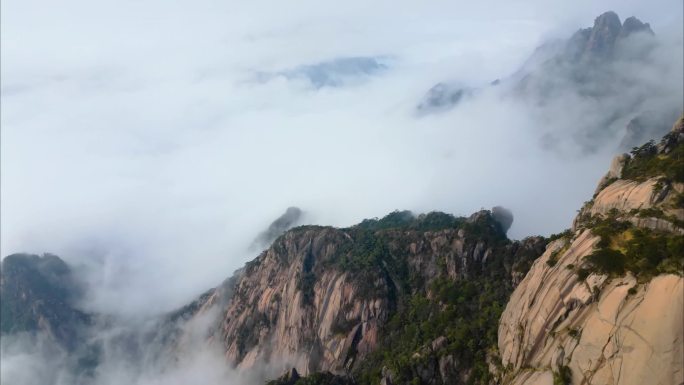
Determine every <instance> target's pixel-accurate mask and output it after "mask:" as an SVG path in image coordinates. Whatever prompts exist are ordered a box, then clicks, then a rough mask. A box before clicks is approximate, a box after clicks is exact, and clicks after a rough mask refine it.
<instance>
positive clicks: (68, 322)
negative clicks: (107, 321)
mask: <svg viewBox="0 0 684 385" xmlns="http://www.w3.org/2000/svg"><path fill="white" fill-rule="evenodd" d="M79 294H80V293H79V290H78V287H77V285H76V283H75V282H74V279H73V277H72V275H71V270H70V269H69V267H68V266H67V265H66V263H64V261H62V260H61V259H60V258H59V257H57V256H54V255H50V254H45V255H43V256H38V255H28V254H14V255H10V256H7V257H6V258H5V259H3V261H2V270H1V271H0V303H1V304H2V314H1V316H0V320H1V325H2V333H3V334H10V333H18V332H31V333H36V332H45V333H47V335H48V336H50V338H52V339H53V340H54V341H55V342H57V343H59V344H60V345H62V346H64V347H67V348H68V349H73V348H75V347H76V346H77V345H78V343H79V338H80V336H79V330H80V329H81V328H82V327H83V326H85V325H86V324H88V323H89V321H90V317H89V316H88V315H86V314H85V313H83V312H81V311H79V310H76V309H74V308H73V303H74V302H75V301H76V300H77V297H78V296H79Z"/></svg>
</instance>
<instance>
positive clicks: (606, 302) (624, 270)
mask: <svg viewBox="0 0 684 385" xmlns="http://www.w3.org/2000/svg"><path fill="white" fill-rule="evenodd" d="M683 173H684V120H682V119H681V118H680V120H679V121H678V122H677V123H676V124H675V126H674V128H673V129H672V131H671V132H670V133H669V134H668V135H667V136H666V137H665V138H664V139H663V140H662V141H661V142H660V144H658V145H655V144H654V143H648V144H646V145H644V146H642V147H641V148H638V149H635V150H634V151H633V152H632V154H631V155H630V154H625V155H622V156H619V157H617V158H616V160H614V161H613V164H612V166H611V170H610V172H609V173H608V174H607V175H606V177H604V179H603V180H602V181H601V182H600V184H599V188H598V191H597V193H596V195H595V197H594V199H593V200H592V201H590V202H587V203H586V204H585V206H584V207H583V208H582V210H581V211H580V213H579V215H578V216H577V218H576V220H575V223H574V224H573V228H572V231H571V232H570V233H569V234H568V235H567V236H565V237H563V238H561V239H558V240H556V241H554V242H552V243H550V244H549V246H548V248H547V250H546V252H545V253H544V254H543V255H542V256H541V257H540V258H539V259H538V260H536V261H535V262H534V264H533V266H532V268H531V269H530V271H529V273H528V274H527V276H526V277H525V278H524V279H523V280H522V282H521V283H520V285H519V286H518V287H517V288H516V290H515V291H514V292H513V294H512V296H511V299H510V302H509V303H508V304H507V306H506V310H505V311H504V312H503V315H502V317H501V323H500V326H499V335H498V345H499V350H500V354H501V359H502V364H503V367H504V370H503V372H502V382H503V383H505V384H552V383H553V384H597V385H598V384H601V385H606V384H612V385H618V384H620V385H626V384H682V383H684V370H683V368H684V319H683V316H684V279H683V278H682V271H683V266H684V237H682V234H684V194H683V192H684V175H683Z"/></svg>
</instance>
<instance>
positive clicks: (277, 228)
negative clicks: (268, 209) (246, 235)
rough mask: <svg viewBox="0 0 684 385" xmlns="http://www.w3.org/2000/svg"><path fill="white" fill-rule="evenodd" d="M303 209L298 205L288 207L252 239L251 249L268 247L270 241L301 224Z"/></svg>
mask: <svg viewBox="0 0 684 385" xmlns="http://www.w3.org/2000/svg"><path fill="white" fill-rule="evenodd" d="M303 215H304V213H303V211H302V210H301V209H300V208H299V207H294V206H293V207H288V208H287V210H285V212H284V213H283V214H282V215H281V216H279V217H278V218H277V219H276V220H274V221H273V222H272V223H271V224H270V225H269V226H268V228H267V229H266V230H264V231H262V232H261V233H259V235H257V237H256V238H255V239H254V241H252V246H251V249H252V250H256V249H259V248H262V249H263V248H265V247H268V246H269V245H270V244H271V242H273V241H274V240H275V239H276V238H278V237H279V236H281V235H282V234H283V233H284V232H285V231H287V230H289V229H291V228H292V227H294V226H296V225H298V224H301V221H302V216H303Z"/></svg>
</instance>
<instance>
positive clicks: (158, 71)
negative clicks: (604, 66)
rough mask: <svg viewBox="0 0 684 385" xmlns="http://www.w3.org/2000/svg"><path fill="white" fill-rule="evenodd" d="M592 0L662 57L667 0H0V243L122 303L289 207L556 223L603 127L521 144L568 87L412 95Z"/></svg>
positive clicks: (561, 21) (209, 261) (124, 307)
mask: <svg viewBox="0 0 684 385" xmlns="http://www.w3.org/2000/svg"><path fill="white" fill-rule="evenodd" d="M606 9H613V10H615V11H617V12H618V13H619V14H620V15H625V16H627V15H632V14H634V15H637V16H639V17H640V18H641V19H642V20H644V21H648V22H650V23H651V25H652V26H653V28H654V30H655V31H656V33H657V34H658V35H659V36H664V37H666V36H671V40H672V41H673V44H672V45H671V47H674V48H676V49H679V50H680V51H678V52H681V36H680V35H678V33H680V32H681V31H680V28H679V27H680V26H681V16H679V15H681V4H680V3H678V2H676V1H674V0H669V1H668V0H660V1H658V2H656V3H649V4H643V2H639V1H610V2H607V3H605V2H604V3H601V4H596V3H595V2H591V1H581V2H579V3H577V2H575V3H572V4H569V3H566V2H560V1H557V2H542V1H530V2H527V3H523V4H515V5H513V4H509V2H503V1H495V2H491V3H490V4H485V3H482V4H469V5H468V6H464V5H462V4H455V3H453V2H447V1H438V2H436V3H433V4H430V5H425V4H414V3H412V2H400V3H396V2H389V1H380V2H377V3H374V4H373V5H368V4H367V3H365V2H359V1H351V2H345V3H344V4H341V3H340V4H336V5H335V6H334V7H330V6H328V5H323V4H319V3H317V2H314V1H298V2H296V3H295V4H280V3H275V2H267V1H256V2H231V3H230V4H222V3H217V2H214V1H210V0H207V1H199V2H189V1H179V2H174V3H173V4H169V3H168V2H164V1H159V0H151V1H147V2H139V1H122V2H105V3H102V4H98V5H97V6H95V5H94V4H92V3H91V2H87V1H83V0H69V1H67V3H62V4H60V5H59V6H57V5H56V4H55V5H51V4H44V3H43V2H41V1H38V0H25V1H18V0H10V1H7V2H5V3H4V4H3V13H2V37H1V38H2V50H3V52H2V53H3V55H2V57H3V63H2V64H3V65H2V79H3V84H2V98H3V113H2V152H1V156H2V159H1V160H2V165H1V167H2V170H1V171H2V198H3V199H2V203H1V204H2V218H1V220H2V234H1V235H2V237H1V241H2V244H1V245H0V246H1V249H2V255H7V254H10V253H13V252H19V251H25V252H35V253H42V252H45V251H49V252H53V253H56V254H58V255H60V256H63V257H64V258H66V259H67V260H68V261H69V262H70V263H71V264H72V265H73V266H76V268H79V269H82V271H84V272H89V273H88V274H85V275H84V276H85V278H84V279H85V280H86V281H87V282H88V284H89V285H90V287H91V288H92V290H91V292H90V298H89V300H88V301H86V303H85V305H84V306H85V307H86V308H87V309H88V310H93V311H104V310H112V309H114V310H115V311H116V312H120V313H122V314H129V315H130V314H140V313H143V314H147V313H159V312H163V311H167V310H170V309H173V308H175V307H178V306H180V305H182V304H184V303H187V302H189V301H190V300H192V299H193V298H194V297H195V296H197V295H198V294H199V293H201V292H202V291H204V290H205V289H207V288H208V287H212V286H216V285H217V284H219V283H220V282H221V281H222V280H223V279H224V278H225V277H226V276H228V275H230V273H231V272H232V271H234V270H235V269H237V268H239V267H240V266H242V265H243V264H244V262H246V261H248V260H250V259H252V258H254V257H255V252H253V251H248V249H249V246H250V242H252V240H253V239H254V237H255V236H257V234H259V232H260V231H262V230H263V229H265V228H267V227H268V225H269V223H271V222H272V221H273V219H274V218H276V217H277V216H278V215H279V214H280V213H282V211H283V210H284V209H285V208H287V207H289V206H292V205H294V204H296V205H297V206H298V207H301V208H302V209H303V210H305V211H306V212H307V219H308V220H309V221H310V222H312V223H317V224H324V225H336V226H348V225H352V224H354V223H357V222H359V221H361V220H362V219H364V218H370V217H379V216H383V215H384V214H386V213H388V212H391V211H393V210H395V209H409V210H412V211H414V212H427V211H432V210H442V211H446V212H450V213H454V214H456V215H469V214H470V213H472V212H474V211H476V210H479V209H480V208H483V207H492V206H495V205H502V206H504V207H506V208H508V209H510V210H511V211H512V212H513V214H514V215H515V222H514V223H513V225H512V227H511V229H510V231H509V236H511V237H514V238H521V237H524V236H527V235H531V234H539V233H541V234H549V233H554V232H558V231H560V230H562V229H564V228H566V227H568V226H569V224H570V223H571V220H572V217H573V216H574V214H575V210H576V209H577V208H579V207H580V205H581V204H582V202H583V201H584V200H587V199H589V198H590V197H591V194H592V192H593V190H594V187H595V183H596V181H598V179H599V178H600V177H601V175H602V174H603V173H604V171H605V170H606V168H607V166H608V164H609V161H610V158H611V157H612V156H613V154H614V153H615V151H616V147H615V146H612V147H611V146H610V145H609V143H618V142H619V140H620V138H621V133H620V132H617V131H616V130H614V129H613V130H609V132H608V134H607V135H608V137H607V139H604V142H603V143H604V145H601V146H599V147H598V148H597V149H596V150H595V151H593V152H592V153H590V154H586V155H585V154H581V155H579V154H578V153H577V152H576V151H573V149H572V145H571V144H570V142H567V143H566V142H564V141H563V140H556V139H554V138H553V137H552V136H551V137H550V138H551V139H550V140H551V141H552V142H553V144H554V145H555V146H556V148H557V150H554V151H548V149H546V148H544V146H540V136H542V137H543V134H544V133H546V132H549V131H551V132H557V131H554V130H552V128H553V126H554V125H558V127H560V128H561V129H563V128H567V127H571V126H572V125H573V119H582V116H578V115H577V114H576V112H577V111H578V110H579V109H578V108H577V106H578V105H582V104H583V103H587V102H586V101H585V100H573V99H572V98H566V99H565V100H563V103H559V104H558V105H557V106H556V107H557V111H558V116H557V120H540V119H539V116H538V115H535V114H534V113H532V114H530V113H528V112H529V107H528V106H525V105H523V104H522V103H520V102H519V101H516V100H507V99H504V98H502V97H501V95H500V94H499V93H498V92H495V91H493V90H490V89H487V88H485V89H484V90H483V91H482V92H479V93H478V95H477V97H476V98H473V99H472V100H470V101H469V102H468V103H464V104H463V105H462V106H461V107H460V108H458V109H456V110H450V111H446V112H444V113H441V114H437V115H431V116H423V117H420V118H418V117H417V116H416V114H415V113H414V109H415V106H416V104H417V103H419V101H420V100H421V98H422V96H423V95H424V93H425V91H426V90H427V89H429V88H430V87H431V86H432V85H434V84H436V83H438V82H439V81H442V80H444V79H453V80H454V81H455V82H457V83H458V84H464V85H466V86H469V87H481V86H483V85H486V84H489V82H491V81H492V80H493V79H497V78H502V77H504V76H506V75H507V74H511V73H514V71H516V70H517V69H518V68H520V66H521V65H522V63H523V62H524V61H525V60H526V58H527V57H529V55H530V54H531V53H532V52H533V51H534V49H535V48H536V47H537V46H538V45H540V44H541V43H542V42H544V41H546V40H547V39H552V38H559V37H561V38H565V37H567V36H569V35H571V34H572V33H573V32H574V31H575V30H576V29H577V28H579V27H581V26H587V25H590V24H591V22H592V21H593V18H594V17H595V16H596V15H598V14H600V13H602V12H603V11H605V10H606ZM666 53H667V52H663V54H666ZM667 54H668V55H671V54H672V52H669V53H667ZM676 56H678V57H681V55H671V56H668V58H670V57H676ZM341 58H355V59H354V60H352V62H349V61H347V60H348V59H341ZM386 58H391V61H390V62H385V61H384V60H386ZM340 60H342V61H340ZM672 60H679V59H676V58H675V59H672ZM674 64H676V63H674ZM626 71H633V73H635V74H640V73H641V72H640V69H638V68H636V69H626ZM630 73H632V72H630ZM648 73H649V74H650V72H648ZM255 74H269V76H266V77H265V78H263V79H261V81H254V77H255ZM649 76H650V75H649ZM666 96H667V95H666ZM655 100H657V99H654V101H655ZM594 112H595V113H596V114H600V113H601V106H600V104H597V105H596V111H594ZM625 123H626V122H625ZM616 127H617V126H616ZM623 127H624V126H623ZM122 299H123V300H122Z"/></svg>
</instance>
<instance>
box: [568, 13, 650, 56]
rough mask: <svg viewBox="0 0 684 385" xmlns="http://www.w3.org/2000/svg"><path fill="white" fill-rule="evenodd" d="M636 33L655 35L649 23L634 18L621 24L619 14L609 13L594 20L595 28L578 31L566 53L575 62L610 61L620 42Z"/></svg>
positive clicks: (571, 39) (570, 41) (569, 43)
mask: <svg viewBox="0 0 684 385" xmlns="http://www.w3.org/2000/svg"><path fill="white" fill-rule="evenodd" d="M634 33H647V34H649V35H651V36H653V35H654V33H653V31H652V30H651V27H650V25H649V24H648V23H643V22H641V20H639V19H637V18H636V17H634V16H631V17H628V18H627V19H625V22H624V23H621V22H620V17H619V16H618V15H617V13H615V12H613V11H608V12H605V13H603V14H601V15H600V16H598V17H597V18H596V19H595V20H594V25H593V27H590V28H585V29H580V30H579V31H577V32H576V33H575V34H574V35H573V36H572V37H571V38H570V40H569V42H568V48H567V49H566V50H567V51H566V52H567V53H568V57H569V58H571V59H573V60H601V59H610V58H612V57H613V55H614V53H615V50H616V46H617V45H618V44H619V42H620V41H622V40H624V39H625V38H627V37H629V36H631V35H632V34H634Z"/></svg>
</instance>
